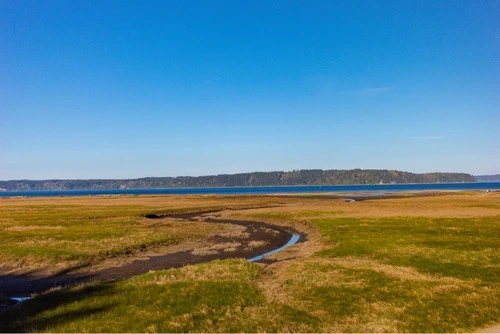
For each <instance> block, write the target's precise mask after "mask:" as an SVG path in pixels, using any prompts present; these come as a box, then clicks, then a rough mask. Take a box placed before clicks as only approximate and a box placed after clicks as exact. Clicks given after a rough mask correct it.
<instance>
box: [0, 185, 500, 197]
mask: <svg viewBox="0 0 500 334" xmlns="http://www.w3.org/2000/svg"><path fill="white" fill-rule="evenodd" d="M487 189H489V190H500V182H478V183H429V184H427V183H425V184H372V185H339V186H290V187H231V188H169V189H108V190H51V191H0V197H12V196H29V197H33V196H96V195H202V194H219V195H241V194H243V195H245V194H246V195H252V194H287V193H327V192H370V193H374V194H380V193H387V192H389V193H390V192H401V191H417V190H487Z"/></svg>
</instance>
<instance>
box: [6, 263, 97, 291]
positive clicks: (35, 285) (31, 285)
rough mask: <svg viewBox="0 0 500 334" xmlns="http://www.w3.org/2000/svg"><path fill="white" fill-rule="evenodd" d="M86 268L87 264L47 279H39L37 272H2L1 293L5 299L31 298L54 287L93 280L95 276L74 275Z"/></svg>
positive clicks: (68, 269) (62, 271) (46, 277)
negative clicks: (75, 272) (32, 295)
mask: <svg viewBox="0 0 500 334" xmlns="http://www.w3.org/2000/svg"><path fill="white" fill-rule="evenodd" d="M86 266H87V264H82V265H78V266H73V267H70V268H67V269H64V270H61V271H59V272H56V273H55V274H53V275H50V276H45V277H39V273H38V272H37V271H36V270H33V271H28V272H25V273H23V274H2V273H1V272H0V292H1V294H2V295H3V296H2V297H4V298H5V297H17V296H30V295H31V294H33V293H41V292H43V291H47V290H48V289H51V288H54V287H59V286H68V285H73V284H78V283H82V282H86V281H89V280H91V279H92V278H93V277H94V276H95V274H85V275H82V274H80V275H75V274H72V272H74V271H76V270H78V269H81V268H84V267H86Z"/></svg>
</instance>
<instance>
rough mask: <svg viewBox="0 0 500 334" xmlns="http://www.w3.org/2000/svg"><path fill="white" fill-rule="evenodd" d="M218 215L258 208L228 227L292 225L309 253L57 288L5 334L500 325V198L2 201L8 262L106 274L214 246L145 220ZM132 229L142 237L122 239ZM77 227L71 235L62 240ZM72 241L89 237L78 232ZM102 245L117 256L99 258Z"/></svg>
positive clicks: (10, 316)
mask: <svg viewBox="0 0 500 334" xmlns="http://www.w3.org/2000/svg"><path fill="white" fill-rule="evenodd" d="M37 201H39V202H37ZM206 208H212V209H214V208H219V209H223V208H229V209H231V208H233V209H238V208H240V209H241V208H247V209H245V210H227V211H224V212H223V217H225V218H229V217H232V218H238V219H253V220H262V221H267V222H272V223H275V224H279V225H286V226H293V227H294V228H296V229H298V230H301V231H304V232H306V233H307V241H306V242H303V243H301V244H298V245H296V246H293V247H291V248H289V249H287V250H286V251H284V252H282V253H278V254H276V255H274V256H273V258H274V259H275V260H277V262H275V263H273V264H270V265H263V264H255V263H249V262H247V261H244V260H237V259H235V260H224V261H214V262H210V263H206V264H200V265H195V266H186V267H183V268H180V269H171V270H165V271H157V272H151V273H148V274H145V275H140V276H136V277H133V278H130V279H127V280H123V281H120V282H117V283H93V284H85V285H80V286H76V287H72V288H64V289H55V290H52V291H49V292H47V293H44V294H42V295H39V296H37V297H36V298H34V299H32V300H30V301H27V302H25V303H23V304H21V305H18V306H17V307H15V308H13V309H10V310H9V311H6V312H4V313H3V314H0V324H3V325H0V329H3V330H11V331H26V332H30V331H36V332H102V331H104V332H158V331H159V332H186V331H201V332H220V331H224V332H241V331H244V332H264V331H265V332H269V331H280V332H288V331H300V332H360V331H361V332H383V331H391V332H464V331H474V330H478V329H481V328H485V327H488V326H495V325H497V324H498V323H499V322H500V303H499V302H498V301H499V300H500V256H499V255H500V252H499V246H500V194H499V193H484V192H467V193H453V194H436V195H433V196H422V197H412V196H401V198H394V199H377V200H368V201H358V202H353V203H349V202H345V201H342V200H339V199H334V198H327V197H321V196H310V197H302V196H279V197H278V196H276V197H272V196H262V197H260V196H256V197H254V196H241V197H237V196H236V197H235V196H232V197H225V196H205V197H203V196H192V197H190V196H187V197H174V196H172V197H170V196H169V197H150V198H142V197H139V198H106V199H105V198H89V199H43V200H41V199H39V200H36V199H24V200H22V199H19V200H2V201H1V202H0V211H1V212H0V217H2V218H0V222H1V225H0V230H1V232H0V242H2V243H3V244H5V245H7V247H6V249H7V250H4V249H3V248H2V249H1V250H0V259H2V260H3V261H8V263H10V264H15V263H21V262H23V261H27V262H30V261H35V258H36V259H43V261H45V263H51V261H52V262H57V261H60V259H63V260H64V261H70V262H71V261H75V257H74V256H75V255H74V254H78V255H77V257H76V260H78V261H84V260H86V261H87V260H89V259H92V260H93V261H97V258H98V255H96V254H102V253H103V252H105V251H107V252H109V251H110V250H111V249H124V247H125V248H126V247H134V246H133V245H139V244H141V243H144V242H148V240H152V241H150V243H151V244H155V243H163V242H182V240H183V239H185V238H193V237H195V238H205V237H206V236H207V235H209V234H210V233H212V231H211V228H213V227H210V225H208V224H205V223H201V222H200V226H197V227H196V228H194V229H193V230H192V231H191V230H185V226H182V227H179V226H175V225H176V224H182V223H181V222H178V221H171V220H168V219H167V220H165V221H163V220H162V223H161V224H160V225H163V224H165V226H156V227H154V226H149V225H148V224H150V222H147V221H146V220H144V218H143V216H144V214H147V213H151V212H152V213H162V212H163V213H165V212H176V210H177V211H183V212H185V211H190V210H192V211H196V210H199V211H204V209H206ZM16 213H17V214H16ZM96 217H97V218H96ZM77 218H78V219H77ZM96 221H97V222H96ZM154 222H155V223H158V221H156V220H155V221H154ZM66 224H67V225H66ZM31 226H52V227H53V226H62V227H61V228H56V229H54V228H38V227H35V228H31ZM122 226H126V227H127V230H129V231H134V233H133V236H131V235H128V234H127V233H125V235H126V236H124V235H121V234H120V232H119V231H120V230H121V229H122ZM27 227H28V228H27ZM65 228H68V233H63V234H59V233H60V232H61V230H63V229H65ZM155 228H156V229H162V231H164V232H163V233H164V234H161V233H158V232H157V231H156V232H155V230H154V229H155ZM73 229H74V231H81V232H80V233H76V234H75V233H74V232H71V233H69V231H73ZM101 229H103V231H102V232H100V231H96V230H101ZM13 233H18V234H13ZM25 233H26V234H25ZM38 233H40V234H38ZM129 234H130V233H129ZM13 235H14V236H13ZM159 235H161V236H162V237H161V238H159ZM15 236H17V238H23V239H22V240H24V242H22V243H19V244H18V243H17V242H16V239H13V238H15ZM56 236H58V237H56ZM69 236H71V237H69ZM33 238H35V239H37V240H41V241H37V242H36V243H37V244H36V246H34V247H35V249H38V248H44V247H46V246H50V245H52V246H53V248H52V249H54V250H55V251H53V252H46V253H44V252H41V253H39V252H35V255H32V254H31V253H30V251H29V250H26V247H28V246H29V245H27V243H29V242H30V240H31V239H33ZM100 238H104V239H105V240H106V243H105V244H106V246H102V247H101V248H98V247H97V246H95V245H96V244H97V243H98V242H96V241H95V240H102V239H100ZM160 239H161V240H160ZM18 240H20V239H17V241H18ZM43 240H45V242H46V243H45V244H44V245H45V246H42V244H43V242H42V241H43ZM60 240H64V242H59V241H60ZM32 242H33V241H32ZM87 243H88V244H87ZM101 244H102V243H101ZM75 245H78V247H76V246H75ZM92 245H93V246H92ZM36 247H38V248H36ZM59 249H63V250H66V253H64V254H62V255H61V253H59V251H58V250H59ZM83 250H87V251H83ZM68 253H70V254H71V255H68ZM33 256H34V257H35V258H31V257H33ZM117 257H118V258H120V255H117ZM27 259H30V260H29V261H28V260H27ZM2 326H3V327H2Z"/></svg>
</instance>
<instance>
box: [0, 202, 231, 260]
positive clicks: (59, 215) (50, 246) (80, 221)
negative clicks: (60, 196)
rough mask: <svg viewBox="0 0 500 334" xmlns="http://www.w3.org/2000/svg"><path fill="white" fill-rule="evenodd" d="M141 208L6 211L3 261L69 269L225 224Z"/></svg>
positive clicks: (0, 227)
mask: <svg viewBox="0 0 500 334" xmlns="http://www.w3.org/2000/svg"><path fill="white" fill-rule="evenodd" d="M148 210H150V209H149V208H147V207H140V206H112V207H103V206H51V205H50V204H46V205H37V206H30V205H25V206H15V207H11V206H5V207H0V217H2V218H0V243H1V244H2V247H1V248H0V262H1V263H3V264H4V265H10V266H18V267H19V266H33V265H38V266H41V265H50V264H55V263H57V264H58V265H59V266H64V263H66V265H67V266H69V265H70V264H75V263H82V262H91V261H97V260H100V259H103V258H107V257H114V256H120V255H127V254H131V253H133V252H136V251H140V250H145V249H147V248H149V247H152V246H158V245H169V244H174V243H179V242H181V241H184V240H188V239H196V238H203V237H207V236H208V235H210V234H211V233H213V232H214V231H217V230H221V229H223V226H215V227H214V226H209V225H208V224H204V223H201V222H200V223H184V222H180V221H171V220H168V219H161V220H155V221H151V220H149V219H147V218H144V215H145V212H148Z"/></svg>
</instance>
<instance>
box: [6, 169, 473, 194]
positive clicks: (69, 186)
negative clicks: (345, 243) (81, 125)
mask: <svg viewBox="0 0 500 334" xmlns="http://www.w3.org/2000/svg"><path fill="white" fill-rule="evenodd" d="M445 182H476V179H475V178H474V177H473V176H472V175H469V174H465V173H425V174H415V173H409V172H401V171H397V170H376V169H353V170H321V169H310V170H294V171H289V172H253V173H240V174H222V175H207V176H196V177H192V176H179V177H147V178H140V179H126V180H116V179H95V180H41V181H33V180H14V181H0V188H1V189H3V190H7V191H21V190H77V189H82V190H83V189H120V188H122V189H124V188H125V189H126V188H139V189H141V188H185V187H244V186H292V185H338V184H377V183H445Z"/></svg>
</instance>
